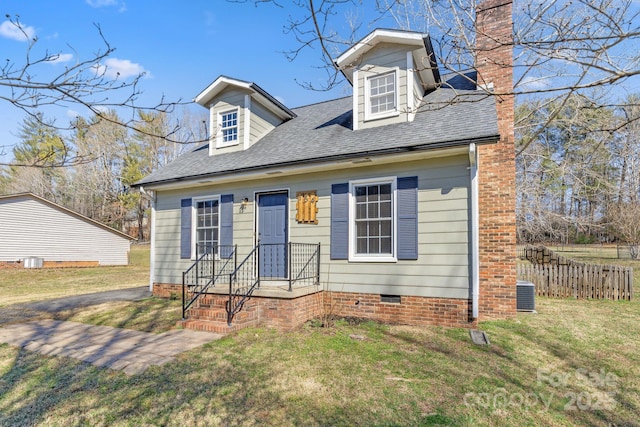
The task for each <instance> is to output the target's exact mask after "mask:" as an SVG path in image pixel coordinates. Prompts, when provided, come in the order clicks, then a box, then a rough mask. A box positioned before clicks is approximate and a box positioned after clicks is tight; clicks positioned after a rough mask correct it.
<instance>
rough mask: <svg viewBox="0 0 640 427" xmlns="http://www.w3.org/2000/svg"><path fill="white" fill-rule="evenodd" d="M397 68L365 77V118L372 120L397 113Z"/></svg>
mask: <svg viewBox="0 0 640 427" xmlns="http://www.w3.org/2000/svg"><path fill="white" fill-rule="evenodd" d="M397 74H398V73H397V70H394V71H391V72H388V73H384V74H376V75H374V76H370V77H367V79H366V89H365V90H366V94H367V96H366V103H367V105H366V108H365V116H366V117H365V119H366V120H372V119H378V118H383V117H390V116H394V115H397V114H398V85H397V82H398V79H397Z"/></svg>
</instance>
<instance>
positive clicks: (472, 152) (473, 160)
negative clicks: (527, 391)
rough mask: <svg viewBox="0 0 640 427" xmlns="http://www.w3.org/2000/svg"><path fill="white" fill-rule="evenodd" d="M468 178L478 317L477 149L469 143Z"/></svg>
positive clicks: (473, 304) (473, 308)
mask: <svg viewBox="0 0 640 427" xmlns="http://www.w3.org/2000/svg"><path fill="white" fill-rule="evenodd" d="M469 178H470V179H471V316H472V317H473V319H474V320H475V319H478V311H479V310H478V306H479V304H480V232H479V228H480V225H479V224H480V220H479V215H478V212H479V209H478V194H479V193H478V151H477V148H476V144H474V143H471V144H469Z"/></svg>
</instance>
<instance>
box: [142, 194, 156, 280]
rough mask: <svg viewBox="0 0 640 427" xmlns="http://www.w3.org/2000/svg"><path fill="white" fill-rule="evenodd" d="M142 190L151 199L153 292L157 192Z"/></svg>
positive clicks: (150, 278)
mask: <svg viewBox="0 0 640 427" xmlns="http://www.w3.org/2000/svg"><path fill="white" fill-rule="evenodd" d="M140 192H141V193H142V194H144V195H145V196H146V197H147V198H148V199H149V200H151V218H150V221H151V231H150V234H151V238H150V239H149V249H150V253H149V291H150V292H153V283H154V282H155V265H156V193H155V191H146V190H145V189H144V187H142V186H141V187H140Z"/></svg>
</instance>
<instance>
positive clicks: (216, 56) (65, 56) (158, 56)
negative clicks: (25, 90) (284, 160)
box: [0, 0, 350, 162]
mask: <svg viewBox="0 0 640 427" xmlns="http://www.w3.org/2000/svg"><path fill="white" fill-rule="evenodd" d="M0 4H1V5H2V6H1V7H0V12H2V19H1V20H0V58H1V60H2V61H4V60H5V59H11V60H12V61H13V62H15V63H17V64H22V63H23V61H24V60H23V58H24V55H25V53H26V49H27V45H28V44H27V42H26V41H24V40H22V39H21V37H13V35H12V33H11V27H10V26H9V25H8V24H7V23H5V21H6V19H5V18H4V17H5V15H7V14H9V15H11V16H12V17H15V15H19V19H20V22H21V23H22V25H23V26H24V27H25V29H27V30H28V32H29V33H30V34H33V35H35V36H37V37H38V42H37V43H36V52H35V53H36V54H37V52H42V51H43V50H45V49H47V50H48V51H49V52H51V53H60V54H61V58H60V59H61V61H60V63H57V64H47V65H46V66H45V67H44V68H43V69H42V72H43V73H45V72H47V68H46V67H50V68H52V70H51V71H55V68H56V67H58V68H59V69H62V68H61V67H64V66H65V62H64V60H68V61H70V63H73V62H75V61H76V60H78V59H80V60H82V59H87V58H89V57H90V56H91V55H92V53H94V52H95V51H96V50H97V49H99V48H102V43H101V40H100V38H99V35H98V32H97V30H96V28H95V27H94V23H97V24H100V26H101V28H102V31H103V33H104V35H105V38H106V39H107V40H108V42H109V43H110V44H111V45H112V46H114V47H116V51H115V53H114V54H113V55H111V62H110V63H109V64H107V65H108V66H109V69H110V70H113V71H115V70H118V71H120V73H121V75H122V76H124V75H127V74H128V73H131V74H132V75H135V74H137V73H139V72H142V71H144V72H146V73H147V76H146V77H145V78H144V79H143V80H142V82H141V89H142V91H143V92H144V95H143V97H142V101H143V102H144V103H147V104H155V103H156V102H158V101H159V100H160V98H161V97H162V96H163V95H164V96H165V97H166V98H167V99H169V100H178V99H180V98H182V99H183V100H191V99H193V98H194V97H195V96H196V95H197V94H198V93H199V92H200V91H201V90H203V89H204V88H205V87H207V86H208V85H209V84H210V83H211V82H212V81H213V80H214V79H215V78H216V77H218V76H219V75H221V74H223V75H228V76H230V77H234V78H238V79H243V80H247V81H253V82H255V83H257V84H259V85H260V86H261V87H262V88H264V89H265V90H266V91H267V92H269V93H270V94H272V95H273V96H276V97H277V98H278V99H280V100H281V101H283V102H284V103H285V105H287V106H288V107H297V106H300V105H306V104H309V103H313V102H319V101H322V100H326V99H330V98H336V97H339V96H344V95H347V94H348V93H350V92H348V90H349V89H348V88H347V87H345V86H344V85H343V86H342V87H340V88H337V89H335V90H333V91H332V92H330V93H326V92H312V91H308V90H305V89H303V88H301V87H300V86H299V85H298V84H296V82H295V79H296V78H298V79H300V78H301V77H303V78H305V77H306V78H307V79H309V80H311V81H314V82H318V83H321V82H323V81H324V77H325V75H324V73H323V72H321V71H319V70H317V69H316V68H314V65H318V63H319V62H318V58H319V56H320V53H319V52H318V51H308V52H307V53H306V54H305V55H303V56H302V57H300V58H299V59H297V60H296V61H294V62H289V61H288V60H287V59H286V58H285V56H284V55H283V54H282V53H281V52H282V51H283V50H287V49H291V48H294V47H296V41H295V38H294V37H293V36H292V35H291V34H285V33H284V32H283V26H284V25H285V24H286V21H287V17H288V15H289V14H290V13H292V12H293V13H297V12H298V11H297V10H295V9H294V10H291V9H290V10H286V9H283V8H279V7H276V6H273V5H269V4H262V5H259V6H258V7H256V6H255V5H254V4H253V2H249V3H233V2H227V1H224V0H216V1H201V0H197V1H196V0H189V1H180V2H178V1H158V0H155V1H147V0H137V1H132V0H130V1H127V2H124V1H120V0H68V1H64V2H57V1H56V2H54V1H46V0H32V1H20V0H2V3H0ZM72 48H73V49H72ZM0 95H2V93H0ZM0 109H1V110H0V111H1V113H2V120H1V121H0V147H4V151H5V152H8V153H10V151H11V148H12V146H13V144H15V143H16V142H18V138H17V137H16V136H15V135H16V134H17V133H18V130H19V127H20V123H21V121H22V118H23V113H22V112H21V111H19V110H18V109H16V108H15V107H13V106H11V105H10V104H8V103H6V102H1V101H0ZM78 110H80V111H77V112H76V111H56V112H55V116H56V117H57V120H60V121H65V120H69V117H72V116H74V115H76V114H77V113H80V114H82V115H87V112H86V111H82V110H81V109H80V108H78ZM45 114H51V115H54V113H53V112H49V111H46V112H45ZM1 150H2V149H1V148H0V151H1ZM3 160H4V161H8V157H7V156H4V157H0V162H2V161H3Z"/></svg>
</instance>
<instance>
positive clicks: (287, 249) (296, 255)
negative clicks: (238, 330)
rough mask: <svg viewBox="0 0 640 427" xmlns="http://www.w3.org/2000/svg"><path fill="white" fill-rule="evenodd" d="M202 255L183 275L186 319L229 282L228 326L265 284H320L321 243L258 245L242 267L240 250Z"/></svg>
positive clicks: (228, 248) (212, 250) (216, 248)
mask: <svg viewBox="0 0 640 427" xmlns="http://www.w3.org/2000/svg"><path fill="white" fill-rule="evenodd" d="M202 252H203V253H202V255H199V256H198V258H197V259H196V261H195V262H194V263H193V265H191V267H189V269H187V270H186V271H185V272H184V273H182V318H183V319H186V315H187V310H188V309H189V308H190V307H191V306H192V305H193V304H194V303H195V302H196V301H197V300H198V298H200V296H201V295H203V294H205V293H207V291H209V290H210V289H211V287H212V286H216V285H217V284H221V283H224V282H225V280H227V282H226V284H228V286H229V289H228V295H229V299H228V301H227V304H226V311H227V323H228V324H229V325H231V322H232V321H233V317H234V316H235V315H236V314H237V313H238V312H240V311H241V310H242V308H243V306H244V304H245V302H246V301H247V300H248V299H249V298H250V297H251V295H252V294H253V292H254V291H255V290H256V289H258V288H259V287H260V282H261V280H278V281H286V282H288V285H289V291H292V290H293V287H294V286H311V285H317V284H319V283H320V244H319V243H291V242H289V243H280V244H263V243H258V244H256V246H255V247H254V248H253V249H252V250H251V252H250V253H249V255H247V256H246V257H245V258H244V259H243V260H242V261H241V262H240V263H238V258H237V255H238V251H237V247H236V246H231V245H229V246H220V245H218V246H213V247H206V248H202Z"/></svg>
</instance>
